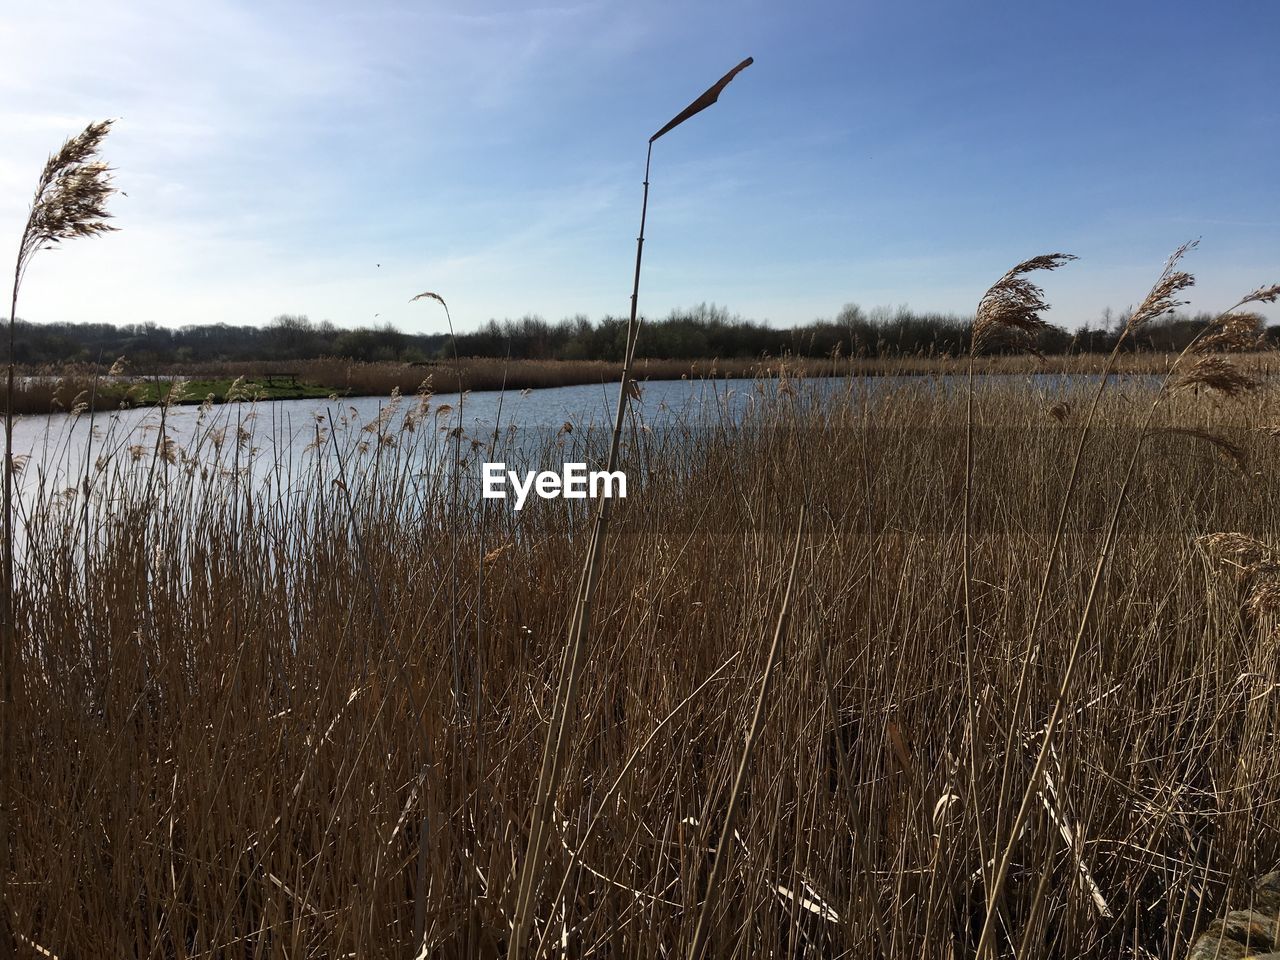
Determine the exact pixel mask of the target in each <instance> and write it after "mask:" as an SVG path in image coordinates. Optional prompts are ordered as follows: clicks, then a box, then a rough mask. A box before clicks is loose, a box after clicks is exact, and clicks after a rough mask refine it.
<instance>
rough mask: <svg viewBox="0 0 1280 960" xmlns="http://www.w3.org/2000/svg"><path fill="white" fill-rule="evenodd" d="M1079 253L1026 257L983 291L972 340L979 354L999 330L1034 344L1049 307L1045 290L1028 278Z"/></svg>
mask: <svg viewBox="0 0 1280 960" xmlns="http://www.w3.org/2000/svg"><path fill="white" fill-rule="evenodd" d="M1075 259H1076V257H1074V256H1072V255H1071V254H1069V253H1048V254H1043V255H1041V256H1038V257H1032V258H1031V259H1030V260H1024V261H1023V262H1022V263H1020V264H1018V265H1017V266H1016V267H1014V268H1013V269H1012V270H1010V271H1009V272H1008V273H1006V274H1005V275H1004V276H1003V277H1001V278H1000V279H999V280H997V281H996V282H995V284H994V285H992V287H991V288H990V289H989V290H987V292H986V293H984V294H983V295H982V299H981V300H980V301H979V302H978V310H977V313H976V314H975V316H974V320H973V344H972V347H971V350H970V352H971V353H972V354H978V353H980V352H981V351H982V349H983V348H984V347H985V346H987V345H988V344H989V343H990V342H991V339H992V337H994V336H995V335H997V334H998V333H1011V334H1012V335H1013V336H1014V338H1015V339H1016V340H1018V341H1019V342H1020V345H1021V346H1023V347H1026V348H1030V347H1031V342H1032V337H1033V336H1034V335H1035V333H1036V332H1037V331H1039V330H1042V329H1043V328H1044V327H1045V326H1046V325H1047V324H1046V323H1045V321H1044V319H1043V318H1042V317H1041V316H1040V313H1041V311H1044V310H1047V309H1049V304H1048V303H1046V302H1045V299H1044V291H1043V290H1041V289H1040V288H1039V287H1038V286H1036V285H1035V284H1034V283H1032V282H1031V281H1030V280H1028V279H1026V275H1027V274H1028V273H1033V272H1034V271H1036V270H1057V269H1058V268H1059V267H1061V266H1063V265H1065V264H1067V263H1070V262H1071V261H1072V260H1075Z"/></svg>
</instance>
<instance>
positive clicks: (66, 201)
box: [18, 120, 116, 269]
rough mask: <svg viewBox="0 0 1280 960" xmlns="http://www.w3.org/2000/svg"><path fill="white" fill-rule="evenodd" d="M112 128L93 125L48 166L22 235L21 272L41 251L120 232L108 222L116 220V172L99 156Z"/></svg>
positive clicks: (71, 140)
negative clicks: (110, 203) (112, 208)
mask: <svg viewBox="0 0 1280 960" xmlns="http://www.w3.org/2000/svg"><path fill="white" fill-rule="evenodd" d="M111 123H112V121H110V120H103V121H101V122H99V123H91V124H89V126H87V127H85V128H84V130H83V132H81V133H80V134H78V135H77V136H74V137H72V138H71V139H70V140H68V141H67V142H66V143H64V144H63V145H62V148H61V149H60V150H59V151H58V152H57V153H55V154H53V155H52V156H51V157H49V159H48V161H47V162H46V163H45V165H44V170H43V171H42V172H41V174H40V182H39V185H38V186H37V187H36V193H35V198H34V199H33V200H32V202H31V212H30V214H29V215H28V217H27V226H26V229H25V230H24V231H23V235H22V244H21V247H20V249H19V254H18V257H19V264H20V268H21V269H25V268H26V266H27V263H28V262H29V261H30V259H31V257H32V256H33V255H34V254H35V252H36V251H37V250H42V249H46V248H48V247H51V246H54V245H56V244H58V243H61V242H62V241H64V240H70V239H72V238H74V237H93V236H97V235H98V234H102V233H107V232H109V231H111V230H115V229H116V228H115V227H113V226H111V225H110V224H109V223H107V221H108V220H109V219H110V218H111V214H110V213H109V212H108V211H107V199H108V198H109V197H110V196H111V195H112V194H113V193H115V192H116V190H115V187H113V186H112V185H111V168H110V167H108V166H107V165H106V164H105V163H103V162H102V160H101V159H99V157H98V149H99V147H101V145H102V141H103V139H104V138H105V137H106V135H107V132H108V131H109V130H110V129H111Z"/></svg>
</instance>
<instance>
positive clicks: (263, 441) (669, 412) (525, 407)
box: [14, 375, 1095, 489]
mask: <svg viewBox="0 0 1280 960" xmlns="http://www.w3.org/2000/svg"><path fill="white" fill-rule="evenodd" d="M996 379H998V380H1003V381H1006V382H1024V383H1029V384H1030V385H1032V386H1034V387H1035V388H1037V389H1039V390H1041V391H1044V392H1045V393H1058V392H1060V391H1062V390H1064V389H1067V388H1068V387H1069V386H1070V385H1072V383H1074V384H1075V385H1077V386H1078V385H1080V384H1081V383H1083V382H1085V381H1087V380H1092V379H1095V378H1093V377H1080V376H1075V377H1068V376H1063V375H1037V376H1032V377H1025V376H1024V377H1007V378H1006V377H1000V378H991V377H988V378H986V381H985V382H988V383H989V382H991V381H993V380H996ZM794 382H795V383H796V384H797V385H798V386H802V387H803V389H804V390H806V391H813V393H814V394H815V395H816V396H818V397H821V396H824V395H831V394H834V393H838V392H843V391H846V390H849V389H850V388H851V386H852V388H853V389H862V387H863V386H864V385H865V388H866V389H867V390H869V391H871V392H873V393H874V392H877V391H881V390H885V389H890V388H893V387H895V386H902V385H903V384H906V383H909V384H916V385H920V384H924V385H932V387H933V388H935V389H949V388H950V387H952V386H956V385H960V384H962V383H963V380H962V379H961V378H949V377H931V378H922V377H871V378H866V379H865V380H863V381H859V382H857V383H856V384H852V385H851V383H850V381H848V380H844V379H836V378H829V379H814V380H803V381H794ZM617 389H618V388H617V384H588V385H581V386H572V387H555V388H549V389H543V390H527V391H524V392H507V393H501V392H499V391H475V392H471V393H468V394H466V395H465V397H463V398H462V403H461V408H459V397H458V396H457V395H456V394H439V395H436V396H434V397H432V399H431V416H430V417H429V418H428V427H429V435H431V436H435V437H439V438H443V437H445V436H446V432H445V431H447V430H449V429H451V428H455V427H457V426H458V425H459V424H461V426H462V428H463V430H464V432H465V434H467V435H468V436H470V437H478V438H486V439H487V438H488V437H490V436H492V434H493V431H494V429H495V426H497V427H500V428H501V429H502V430H504V431H506V430H510V429H512V428H516V429H517V430H519V431H525V432H527V433H528V434H529V435H531V436H533V435H539V434H540V435H542V436H544V437H545V436H546V435H547V434H549V433H551V434H554V433H555V432H556V431H558V430H560V429H561V428H562V426H563V425H564V424H565V423H571V424H572V425H573V427H574V431H575V432H576V433H577V434H578V435H581V434H582V433H587V432H591V431H598V430H607V429H608V428H609V427H610V426H611V425H612V422H613V412H612V411H613V407H614V403H615V402H616V399H617ZM759 390H760V386H759V383H758V382H757V381H752V380H714V381H712V380H660V381H650V382H647V383H645V384H643V398H642V402H641V403H639V404H635V405H633V407H634V410H635V412H636V415H637V416H639V417H640V418H642V420H643V422H645V423H647V424H649V425H650V426H652V427H660V426H662V425H663V424H667V423H671V422H674V421H676V420H677V419H685V420H688V419H693V418H698V417H701V416H708V415H709V416H713V417H715V418H716V419H717V420H720V419H728V420H733V419H735V418H737V417H738V416H740V415H741V413H742V411H743V410H745V409H746V407H747V405H748V404H750V403H751V402H752V398H754V397H758V396H759ZM415 402H416V398H412V397H409V398H405V399H404V400H403V401H402V403H401V405H400V407H399V409H398V411H397V412H396V414H395V416H394V417H393V418H392V420H393V423H392V424H391V426H392V427H394V426H395V423H394V420H395V419H396V418H400V417H403V416H404V413H405V412H406V411H407V410H408V409H410V408H411V407H413V405H414V404H415ZM387 405H388V399H387V398H386V397H359V398H353V399H343V400H338V401H333V400H286V401H272V402H261V403H258V404H255V405H248V404H228V405H224V406H218V407H214V408H212V409H210V410H205V411H202V410H201V408H200V407H197V406H185V407H174V408H171V409H169V410H168V411H165V412H164V413H163V414H162V413H161V411H159V410H157V409H154V408H140V409H135V410H122V411H115V412H111V413H99V414H96V415H95V416H93V417H92V418H91V417H89V416H87V415H83V414H82V415H80V416H70V415H68V414H54V415H50V416H26V417H21V418H20V419H19V420H18V421H17V423H16V425H15V428H14V453H15V455H17V456H25V457H29V458H30V459H29V460H28V461H27V463H26V464H25V466H24V469H23V472H22V483H21V486H22V487H23V488H24V489H30V488H31V486H32V485H33V484H35V483H43V484H44V485H45V488H46V489H50V488H52V489H58V488H60V487H62V486H65V485H69V484H73V483H75V481H76V478H78V477H79V476H82V475H83V471H84V467H85V462H86V454H88V456H89V458H91V459H92V460H94V461H97V460H98V459H99V458H103V457H117V458H121V457H128V456H130V455H131V453H132V455H133V456H134V457H135V458H138V459H142V458H145V459H146V460H147V461H148V462H149V461H150V460H151V459H153V455H154V451H155V449H156V445H157V439H158V437H159V435H160V430H161V424H162V417H163V431H164V436H165V437H167V438H169V439H170V440H171V441H172V442H173V443H174V444H175V445H176V446H177V447H178V448H181V449H182V450H183V451H186V452H187V453H188V454H190V455H192V456H201V457H208V458H210V459H217V458H218V457H219V456H221V457H223V458H224V459H226V458H230V457H233V456H234V451H235V450H236V447H237V445H236V444H235V443H234V442H230V443H226V444H225V445H223V446H222V447H221V453H216V452H215V450H214V447H213V446H212V445H211V444H210V442H209V437H210V434H211V433H216V432H222V433H223V434H224V435H226V436H230V437H232V438H234V437H236V436H237V433H238V432H239V431H243V432H241V433H239V435H240V436H242V437H244V438H245V442H244V443H243V444H241V445H240V448H241V450H242V451H249V450H252V451H254V453H253V457H252V459H253V461H254V462H255V463H257V464H266V465H267V466H272V465H279V464H281V463H285V464H296V463H301V462H302V461H303V460H304V459H305V458H306V457H307V456H308V455H314V454H313V453H311V452H310V451H309V450H308V447H309V446H311V445H314V442H315V440H316V437H317V425H318V424H321V425H322V426H324V427H327V426H328V424H329V423H335V424H338V425H339V431H338V432H339V433H340V434H342V435H344V436H347V437H348V438H349V439H352V446H351V449H352V450H353V452H354V450H355V447H356V446H357V445H358V443H359V440H360V438H361V436H362V433H361V431H360V429H359V428H360V427H361V426H363V425H365V424H368V423H370V422H371V421H374V420H375V418H377V417H378V416H379V413H380V412H382V411H384V410H385V409H386V408H387ZM442 408H447V409H442ZM459 413H460V414H461V417H460V419H459ZM367 435H368V434H367V433H366V434H364V436H367ZM202 438H203V439H202ZM325 446H331V445H330V444H326V445H325ZM243 465H244V463H243V462H242V463H241V466H243Z"/></svg>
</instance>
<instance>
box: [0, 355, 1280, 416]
mask: <svg viewBox="0 0 1280 960" xmlns="http://www.w3.org/2000/svg"><path fill="white" fill-rule="evenodd" d="M640 346H641V347H643V342H642V343H641V345H640ZM1107 359H1108V358H1107V356H1106V355H1105V354H1094V353H1083V354H1069V355H1067V354H1064V355H1057V356H1054V355H1051V356H1047V357H1043V358H1037V357H1033V356H1028V355H1026V354H1016V353H1008V354H1000V355H989V356H982V357H978V358H976V359H975V367H974V369H975V373H977V374H979V375H993V376H1025V375H1034V374H1053V375H1057V374H1085V375H1097V374H1100V373H1101V372H1102V371H1103V369H1104V368H1105V367H1106V365H1107ZM1175 359H1176V354H1172V353H1156V352H1133V353H1124V354H1121V355H1120V356H1119V357H1117V358H1116V362H1115V367H1114V369H1115V371H1116V372H1118V373H1122V374H1147V375H1152V376H1157V375H1163V374H1165V373H1167V372H1168V371H1169V369H1170V367H1171V366H1172V364H1173V362H1174V360H1175ZM956 362H957V361H956V359H955V358H953V357H947V356H942V355H933V354H920V355H910V356H895V357H853V358H850V357H833V358H829V359H814V358H811V357H793V356H787V357H762V358H757V359H743V358H729V359H717V358H708V359H704V360H692V361H690V360H669V359H660V358H645V357H637V358H636V360H635V369H634V371H633V373H634V377H635V379H637V380H640V381H645V380H680V379H696V380H704V379H756V378H768V377H777V376H780V375H781V376H787V377H792V378H796V377H799V378H805V377H836V378H842V377H937V376H946V375H947V374H950V373H954V372H955V369H956ZM1237 362H1238V363H1239V364H1240V365H1241V366H1243V367H1244V368H1245V369H1247V370H1250V371H1252V372H1254V373H1255V374H1256V375H1258V376H1262V377H1270V376H1273V375H1275V374H1276V373H1280V361H1278V360H1277V358H1276V354H1275V353H1274V352H1268V351H1259V352H1257V353H1253V354H1245V355H1242V356H1240V357H1238V358H1237ZM110 366H111V365H110V364H102V365H95V364H69V365H57V366H40V367H26V368H21V369H19V370H18V380H17V382H16V383H15V392H14V411H15V412H16V413H23V414H42V413H50V412H60V411H67V410H71V409H73V408H74V407H76V406H77V405H79V404H92V406H93V407H94V408H95V409H97V410H116V409H122V408H127V407H130V406H138V405H141V404H143V403H144V402H145V400H146V396H148V395H151V394H154V393H155V392H156V391H155V390H146V389H144V388H145V387H146V386H147V384H148V382H149V381H153V380H157V379H159V380H161V381H172V380H174V379H185V380H190V381H196V382H203V381H225V382H227V383H231V382H233V381H235V380H237V379H239V378H244V381H245V382H246V383H249V384H251V385H261V384H262V383H264V382H267V381H271V380H274V381H275V382H280V381H279V379H278V378H282V377H286V376H292V377H295V378H296V379H297V382H298V383H299V384H302V385H304V386H309V387H316V388H319V389H320V390H321V392H323V393H325V394H333V395H337V396H345V397H360V396H371V397H385V396H388V395H389V394H390V393H391V392H392V391H394V390H399V391H400V392H401V393H404V394H411V393H416V392H417V391H418V390H419V389H421V387H422V385H423V383H424V382H425V383H427V384H428V385H429V387H430V389H432V390H433V391H434V392H436V393H456V392H457V391H458V390H459V385H460V384H461V388H462V389H466V390H502V389H507V390H527V389H544V388H547V387H568V386H576V385H580V384H602V383H616V382H617V381H618V379H619V377H620V376H621V373H622V364H621V362H617V363H613V362H609V361H604V360H505V359H500V358H492V357H463V358H461V359H460V360H458V361H456V362H455V361H454V360H447V361H444V360H442V361H431V362H428V363H390V362H388V363H363V362H358V361H353V360H346V359H342V358H328V359H321V360H299V361H287V360H263V361H260V362H258V363H186V364H170V365H165V366H162V367H157V368H154V369H152V368H150V367H148V366H145V365H143V366H137V365H134V364H127V365H126V364H119V363H117V368H120V367H127V369H128V370H129V372H128V373H126V374H124V375H123V376H111V377H108V376H106V374H107V373H108V368H109V367H110ZM135 383H137V384H139V386H137V387H135V388H134V389H133V390H132V391H131V390H130V387H131V386H133V384H135ZM244 392H245V394H246V395H252V391H249V390H246V391H244ZM203 400H204V397H203V396H201V395H200V394H199V393H198V392H189V393H188V395H187V396H186V397H185V399H184V402H187V403H200V402H202V401H203Z"/></svg>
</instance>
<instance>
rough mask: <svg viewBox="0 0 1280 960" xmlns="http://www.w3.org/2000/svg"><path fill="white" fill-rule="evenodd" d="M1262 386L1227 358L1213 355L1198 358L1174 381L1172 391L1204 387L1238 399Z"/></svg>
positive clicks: (1257, 380)
mask: <svg viewBox="0 0 1280 960" xmlns="http://www.w3.org/2000/svg"><path fill="white" fill-rule="evenodd" d="M1261 385H1262V381H1261V380H1259V379H1258V378H1257V377H1254V376H1251V375H1250V374H1247V373H1245V372H1244V371H1243V370H1241V369H1240V368H1239V367H1237V366H1236V365H1235V364H1234V363H1232V362H1231V361H1230V360H1228V359H1227V358H1226V357H1223V356H1221V355H1219V354H1213V353H1211V354H1206V355H1205V356H1202V357H1197V358H1196V361H1195V362H1194V363H1193V364H1191V366H1190V367H1189V368H1188V369H1187V370H1184V371H1183V372H1181V373H1179V374H1178V375H1177V377H1176V378H1175V379H1174V381H1173V385H1172V389H1174V390H1191V389H1197V388H1199V387H1204V388H1206V389H1208V390H1213V391H1215V392H1217V393H1220V394H1222V395H1223V396H1225V397H1238V396H1241V395H1242V394H1245V393H1248V392H1250V391H1251V390H1256V389H1257V388H1258V387H1260V386H1261Z"/></svg>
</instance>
